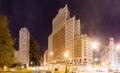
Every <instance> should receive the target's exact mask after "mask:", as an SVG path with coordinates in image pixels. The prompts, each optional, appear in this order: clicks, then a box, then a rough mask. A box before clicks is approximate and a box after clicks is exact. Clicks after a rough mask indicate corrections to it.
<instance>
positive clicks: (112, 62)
mask: <svg viewBox="0 0 120 73" xmlns="http://www.w3.org/2000/svg"><path fill="white" fill-rule="evenodd" d="M118 59H119V58H118V52H117V51H116V47H115V44H114V39H113V38H110V39H109V44H108V46H107V47H106V48H105V50H104V51H103V52H102V53H101V64H102V67H111V68H117V67H118V66H119V64H118V63H119V60H118Z"/></svg>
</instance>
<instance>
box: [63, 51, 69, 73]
mask: <svg viewBox="0 0 120 73" xmlns="http://www.w3.org/2000/svg"><path fill="white" fill-rule="evenodd" d="M68 56H69V54H68V52H65V53H64V57H65V73H67V58H68Z"/></svg>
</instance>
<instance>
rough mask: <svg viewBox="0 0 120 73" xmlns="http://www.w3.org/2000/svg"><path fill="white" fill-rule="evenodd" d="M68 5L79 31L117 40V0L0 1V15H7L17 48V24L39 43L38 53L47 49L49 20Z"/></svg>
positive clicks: (119, 28) (119, 8) (119, 1)
mask: <svg viewBox="0 0 120 73" xmlns="http://www.w3.org/2000/svg"><path fill="white" fill-rule="evenodd" d="M65 4H68V8H69V10H70V14H71V17H72V16H73V15H75V16H76V18H77V19H80V20H81V30H82V33H87V34H88V35H89V36H90V37H92V38H95V39H99V40H100V41H108V38H109V37H111V36H112V37H114V38H115V40H116V42H120V41H119V40H120V0H0V14H2V15H7V16H8V19H9V28H10V31H11V34H12V36H13V38H14V39H16V45H15V48H16V49H18V36H19V30H20V28H21V27H27V28H28V30H29V31H30V33H31V35H32V36H33V37H34V38H35V40H36V41H37V42H38V43H39V46H40V54H41V55H42V54H43V53H44V51H45V50H46V49H47V48H48V46H47V45H48V36H49V34H51V30H52V19H53V18H54V17H55V16H56V14H57V12H58V10H59V9H60V8H61V7H64V6H65Z"/></svg>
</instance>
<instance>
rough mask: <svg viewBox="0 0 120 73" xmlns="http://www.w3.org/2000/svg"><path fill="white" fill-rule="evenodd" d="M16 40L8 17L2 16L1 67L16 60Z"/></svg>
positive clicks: (0, 20)
mask: <svg viewBox="0 0 120 73" xmlns="http://www.w3.org/2000/svg"><path fill="white" fill-rule="evenodd" d="M14 50H15V49H14V40H13V38H12V36H11V34H10V31H9V29H8V19H7V17H6V16H0V67H1V68H3V67H4V66H10V64H12V62H13V60H14Z"/></svg>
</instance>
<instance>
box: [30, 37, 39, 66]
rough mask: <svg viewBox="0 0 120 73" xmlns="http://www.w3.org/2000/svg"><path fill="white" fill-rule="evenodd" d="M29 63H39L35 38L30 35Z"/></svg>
mask: <svg viewBox="0 0 120 73" xmlns="http://www.w3.org/2000/svg"><path fill="white" fill-rule="evenodd" d="M29 53H30V65H40V55H39V45H38V43H37V42H36V40H35V39H34V38H33V37H32V36H30V51H29Z"/></svg>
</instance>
